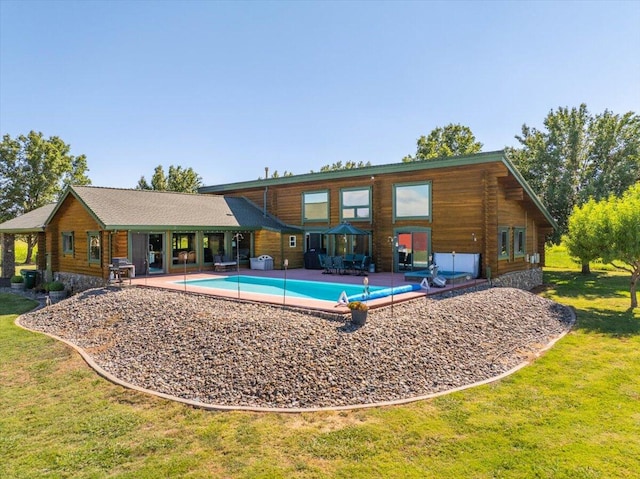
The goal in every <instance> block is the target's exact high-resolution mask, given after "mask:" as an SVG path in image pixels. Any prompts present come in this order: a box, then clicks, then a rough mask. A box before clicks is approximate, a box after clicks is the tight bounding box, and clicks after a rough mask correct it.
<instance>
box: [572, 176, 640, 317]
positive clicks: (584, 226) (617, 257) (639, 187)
mask: <svg viewBox="0 0 640 479" xmlns="http://www.w3.org/2000/svg"><path fill="white" fill-rule="evenodd" d="M568 224H569V229H568V232H567V236H566V240H567V248H568V250H569V253H570V254H571V255H572V256H575V257H577V258H579V259H580V260H581V261H582V262H583V263H584V262H585V261H592V260H594V259H596V258H602V261H604V262H605V263H611V264H612V265H613V266H615V267H616V268H618V269H620V270H623V271H627V272H629V273H631V282H630V293H631V307H632V308H636V307H637V306H638V299H637V294H636V290H637V284H638V280H639V279H640V183H636V184H635V185H633V186H632V187H630V188H629V189H628V190H627V191H626V192H625V193H624V194H623V195H622V197H617V196H614V195H611V196H610V197H609V198H607V199H604V200H600V201H598V202H596V201H595V200H593V199H592V200H590V201H588V202H587V203H585V204H584V205H583V206H581V207H575V208H574V210H573V213H572V214H571V217H570V218H569V222H568Z"/></svg>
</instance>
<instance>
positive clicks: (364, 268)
mask: <svg viewBox="0 0 640 479" xmlns="http://www.w3.org/2000/svg"><path fill="white" fill-rule="evenodd" d="M370 264H371V257H370V256H364V257H363V258H362V261H361V262H359V263H354V265H353V269H354V270H355V271H357V272H358V276H361V275H363V274H365V275H366V274H367V273H368V272H369V265H370Z"/></svg>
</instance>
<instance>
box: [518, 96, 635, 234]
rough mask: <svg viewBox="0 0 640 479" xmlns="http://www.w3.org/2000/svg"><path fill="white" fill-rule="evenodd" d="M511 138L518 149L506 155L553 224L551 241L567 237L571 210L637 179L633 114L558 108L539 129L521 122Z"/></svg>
mask: <svg viewBox="0 0 640 479" xmlns="http://www.w3.org/2000/svg"><path fill="white" fill-rule="evenodd" d="M516 139H517V140H518V141H519V142H520V144H521V145H522V148H519V149H515V148H507V155H508V156H509V158H510V159H511V160H512V161H513V163H514V164H515V165H516V167H517V168H518V170H519V171H520V172H521V173H522V175H523V176H524V178H525V179H526V180H527V182H528V183H529V184H530V185H531V187H532V188H533V189H534V191H536V192H537V194H538V195H539V196H540V198H541V199H542V201H543V203H544V204H545V206H546V207H547V209H548V210H549V212H550V213H551V215H552V216H553V217H554V218H555V220H556V221H557V223H558V225H559V227H560V229H559V231H558V232H557V233H556V234H555V235H554V236H553V238H552V239H553V240H554V241H558V240H559V239H560V237H561V236H562V234H564V233H566V231H567V221H568V218H569V215H570V214H571V211H572V210H573V207H574V206H581V205H583V204H584V203H586V202H587V201H588V200H589V198H591V197H593V198H595V199H596V200H599V199H602V198H607V197H608V196H609V195H611V194H614V195H618V196H619V195H621V194H622V192H623V191H625V190H626V189H627V188H628V187H629V186H630V185H632V184H633V183H634V182H635V181H636V180H638V179H640V117H638V115H636V114H635V113H633V112H628V113H625V114H624V115H616V114H614V113H612V112H610V111H608V110H605V112H604V113H602V114H600V115H596V116H593V115H591V114H590V113H589V111H588V110H587V106H586V105H585V104H582V105H580V107H579V108H572V109H569V108H566V107H565V108H558V110H557V111H553V110H551V111H550V112H549V114H548V115H547V117H546V118H545V120H544V130H538V129H536V128H531V127H529V126H527V125H526V124H525V125H523V126H522V134H521V135H519V136H516Z"/></svg>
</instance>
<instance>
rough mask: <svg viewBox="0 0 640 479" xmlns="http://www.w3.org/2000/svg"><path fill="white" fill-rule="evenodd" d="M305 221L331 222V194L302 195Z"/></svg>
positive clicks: (314, 193) (320, 192) (321, 192)
mask: <svg viewBox="0 0 640 479" xmlns="http://www.w3.org/2000/svg"><path fill="white" fill-rule="evenodd" d="M302 219H303V221H329V192H328V191H314V192H309V193H302Z"/></svg>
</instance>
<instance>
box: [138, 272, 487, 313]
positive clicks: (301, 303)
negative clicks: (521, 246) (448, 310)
mask: <svg viewBox="0 0 640 479" xmlns="http://www.w3.org/2000/svg"><path fill="white" fill-rule="evenodd" d="M237 274H238V273H237V271H232V272H226V273H222V272H214V271H202V272H193V273H189V272H187V273H186V275H185V274H162V275H149V276H138V277H136V278H134V279H132V280H131V284H133V285H138V286H148V287H154V288H163V289H169V290H174V291H187V292H191V293H198V294H206V295H210V296H218V297H224V298H229V299H240V300H244V301H257V302H261V303H269V304H274V305H280V306H289V307H299V308H305V309H313V310H317V311H323V312H330V313H337V314H347V313H349V309H348V308H347V307H346V306H344V305H340V304H338V298H336V300H335V301H322V300H313V299H304V298H296V297H293V296H292V297H289V296H286V294H284V295H283V296H274V295H269V294H260V293H250V292H245V291H243V290H242V286H241V287H240V292H239V293H238V291H237V290H231V291H226V290H222V289H213V288H207V287H202V286H196V285H193V284H187V285H186V288H185V285H184V284H179V283H178V282H180V281H183V280H184V279H185V276H186V279H187V281H192V280H198V279H213V278H220V277H234V276H236V275H237ZM240 274H241V275H246V276H257V277H265V278H280V279H283V278H284V277H285V271H284V270H267V271H265V270H256V269H249V268H242V267H241V268H240ZM365 277H367V278H369V286H382V287H385V288H390V287H398V286H405V285H412V284H415V281H405V280H404V275H403V273H393V274H392V273H390V272H388V273H369V274H368V276H356V275H348V274H345V275H341V274H323V273H322V270H312V269H304V268H298V269H289V270H287V271H286V278H287V280H303V281H318V282H324V283H345V284H353V285H363V280H364V278H365ZM486 283H487V280H486V279H477V280H470V281H464V282H460V283H458V282H456V284H454V285H451V284H448V283H447V285H446V286H445V287H443V288H437V287H431V289H430V291H428V292H427V291H425V290H419V291H412V292H409V293H402V294H395V295H393V296H387V297H384V298H378V299H373V300H370V301H368V302H367V303H368V305H369V308H370V309H375V308H379V307H382V306H389V305H391V304H396V303H400V302H404V301H408V300H411V299H415V298H424V297H425V296H435V295H440V294H444V293H447V292H450V291H452V290H459V289H469V288H471V289H473V288H474V287H480V286H484V285H485V284H486Z"/></svg>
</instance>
